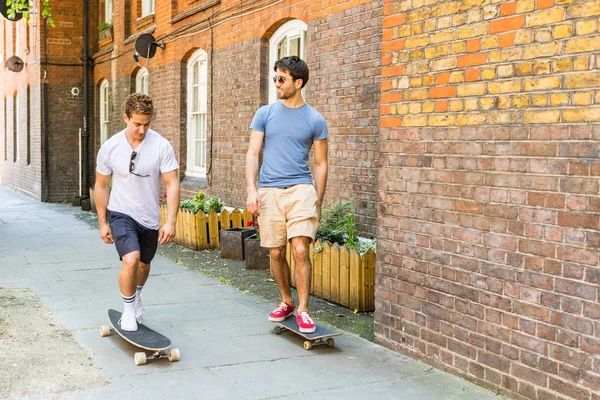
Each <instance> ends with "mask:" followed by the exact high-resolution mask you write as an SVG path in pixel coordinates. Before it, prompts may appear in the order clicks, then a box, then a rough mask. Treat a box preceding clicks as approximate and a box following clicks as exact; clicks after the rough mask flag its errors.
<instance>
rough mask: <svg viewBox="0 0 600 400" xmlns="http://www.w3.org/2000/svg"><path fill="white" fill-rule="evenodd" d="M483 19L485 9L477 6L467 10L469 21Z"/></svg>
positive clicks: (470, 22) (473, 21)
mask: <svg viewBox="0 0 600 400" xmlns="http://www.w3.org/2000/svg"><path fill="white" fill-rule="evenodd" d="M482 19H483V11H482V10H481V8H475V9H473V10H469V11H468V12H467V23H469V24H474V23H476V22H479V21H481V20H482Z"/></svg>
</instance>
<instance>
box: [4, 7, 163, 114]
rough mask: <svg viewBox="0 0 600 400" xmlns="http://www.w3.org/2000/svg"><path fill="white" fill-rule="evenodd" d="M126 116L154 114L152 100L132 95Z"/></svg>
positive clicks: (138, 94)
mask: <svg viewBox="0 0 600 400" xmlns="http://www.w3.org/2000/svg"><path fill="white" fill-rule="evenodd" d="M0 1H1V0H0ZM125 114H127V117H129V118H131V114H144V115H152V114H154V105H153V104H152V98H151V97H150V96H148V95H147V94H144V93H132V94H130V95H129V96H127V98H126V99H125Z"/></svg>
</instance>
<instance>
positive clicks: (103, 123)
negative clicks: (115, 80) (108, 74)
mask: <svg viewBox="0 0 600 400" xmlns="http://www.w3.org/2000/svg"><path fill="white" fill-rule="evenodd" d="M106 139H108V81H106V80H105V81H103V82H102V84H100V144H102V143H104V142H105V141H106Z"/></svg>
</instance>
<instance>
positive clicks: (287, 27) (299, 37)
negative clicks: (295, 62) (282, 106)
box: [269, 19, 307, 103]
mask: <svg viewBox="0 0 600 400" xmlns="http://www.w3.org/2000/svg"><path fill="white" fill-rule="evenodd" d="M306 28H307V26H306V24H305V23H304V22H302V21H300V20H298V19H294V20H292V21H289V22H287V23H285V24H283V25H282V26H281V27H280V28H279V29H277V31H275V33H274V34H273V36H271V39H270V40H269V103H274V102H276V101H277V89H276V88H275V85H273V84H271V82H272V79H273V76H274V75H275V72H274V71H273V65H275V61H277V60H279V59H280V58H283V57H287V56H298V57H300V58H302V59H304V58H305V57H304V47H305V40H306Z"/></svg>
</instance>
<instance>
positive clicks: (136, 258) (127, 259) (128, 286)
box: [119, 251, 149, 297]
mask: <svg viewBox="0 0 600 400" xmlns="http://www.w3.org/2000/svg"><path fill="white" fill-rule="evenodd" d="M121 258H122V259H123V266H122V267H121V272H119V288H120V289H121V294H122V295H124V296H127V297H130V296H133V295H134V294H135V286H136V280H137V276H138V270H139V265H140V252H139V251H132V252H131V253H127V254H125V255H124V256H123V257H121ZM148 271H149V270H148Z"/></svg>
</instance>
